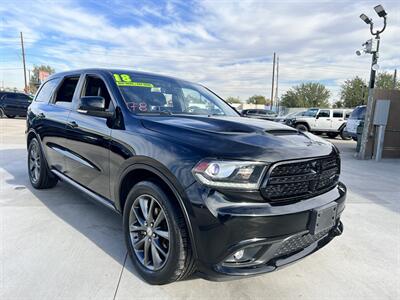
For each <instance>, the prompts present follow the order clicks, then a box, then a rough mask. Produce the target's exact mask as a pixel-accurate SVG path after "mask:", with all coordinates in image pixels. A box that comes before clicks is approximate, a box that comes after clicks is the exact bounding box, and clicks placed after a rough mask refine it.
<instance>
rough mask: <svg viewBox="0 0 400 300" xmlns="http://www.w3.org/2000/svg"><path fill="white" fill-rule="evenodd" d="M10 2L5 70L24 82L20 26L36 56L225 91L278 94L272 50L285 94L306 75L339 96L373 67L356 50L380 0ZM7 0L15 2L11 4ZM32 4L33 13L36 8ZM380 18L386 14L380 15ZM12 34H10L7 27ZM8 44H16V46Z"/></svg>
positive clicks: (0, 76)
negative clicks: (273, 78) (182, 80)
mask: <svg viewBox="0 0 400 300" xmlns="http://www.w3.org/2000/svg"><path fill="white" fill-rule="evenodd" d="M81 4H82V3H79V2H77V3H75V2H70V1H67V0H66V1H62V2H47V1H36V2H27V3H26V5H20V6H16V5H15V4H13V3H11V2H6V3H5V5H3V6H2V8H0V13H3V12H6V13H5V16H4V17H2V21H1V22H2V23H1V24H2V25H1V27H0V34H1V35H0V42H5V44H6V45H12V44H13V43H14V46H13V47H10V46H8V47H6V48H3V49H2V50H0V51H1V52H0V54H4V53H7V55H5V56H4V58H2V59H1V61H0V62H1V65H0V80H4V81H5V84H7V85H10V86H18V87H22V84H23V83H22V80H21V78H22V75H21V70H20V69H19V70H4V68H6V67H8V68H12V67H21V66H20V65H21V63H20V61H19V58H18V53H19V52H18V51H19V48H18V33H19V31H23V32H24V34H25V37H26V38H27V41H28V43H27V60H28V63H29V65H30V66H31V65H32V64H33V63H43V64H50V65H52V66H54V67H55V68H56V69H57V71H62V70H65V69H72V68H82V67H111V68H112V67H123V68H129V67H131V68H135V69H140V70H147V71H152V72H159V73H163V74H168V75H173V76H176V77H183V78H185V79H188V80H193V81H200V82H202V83H204V84H206V85H207V86H209V87H210V88H211V89H213V90H215V91H216V92H217V93H219V94H221V96H223V97H227V96H230V95H232V96H240V97H241V98H242V99H245V98H247V97H248V96H251V95H253V94H264V95H267V96H269V95H270V88H271V75H272V63H271V57H272V53H273V52H274V51H275V52H277V53H278V54H279V57H280V74H279V78H280V82H279V90H280V94H281V93H282V92H284V91H285V90H287V89H288V88H290V87H291V86H292V85H293V84H297V83H300V82H302V81H309V80H312V81H322V82H324V83H326V84H327V86H328V87H329V88H330V89H331V90H332V91H333V97H332V98H337V95H338V89H339V85H340V83H341V82H343V81H344V80H345V79H347V78H350V77H353V76H355V75H359V76H361V77H363V78H367V77H368V73H369V64H370V57H369V56H363V57H356V56H355V54H354V51H355V50H356V49H357V48H359V47H360V45H361V43H362V42H364V41H365V40H366V39H368V38H369V37H370V36H369V33H368V28H367V26H366V25H365V24H363V23H362V22H361V20H359V19H358V15H359V14H360V13H361V12H365V13H367V14H369V15H375V13H374V12H373V9H372V7H373V6H374V4H375V3H373V2H365V1H362V2H361V1H360V2H349V3H347V2H342V1H338V2H328V1H321V2H319V3H315V2H304V3H301V2H297V1H281V2H275V1H271V2H269V1H237V2H228V1H199V2H197V3H192V5H190V4H187V2H179V1H167V2H166V3H165V5H161V4H160V3H159V2H155V3H152V2H148V1H146V2H135V3H132V4H131V3H128V2H127V1H116V2H115V3H109V2H100V3H98V4H96V7H92V8H90V7H89V6H88V5H86V6H85V7H82V5H81ZM382 4H383V5H384V6H385V8H386V9H387V11H388V12H389V21H388V28H387V30H386V31H385V32H384V34H383V35H382V47H381V50H382V52H381V57H380V65H381V67H382V69H386V70H393V69H394V68H399V67H400V55H399V51H398V49H399V47H400V39H399V38H398V36H399V33H400V14H399V11H400V4H398V3H397V2H395V1H387V2H386V3H382ZM7 6H8V7H7ZM27 11H28V12H29V15H27ZM374 21H375V22H376V23H380V22H381V20H380V19H379V18H378V17H374ZM5 32H7V35H6V34H2V33H5ZM7 51H8V52H7Z"/></svg>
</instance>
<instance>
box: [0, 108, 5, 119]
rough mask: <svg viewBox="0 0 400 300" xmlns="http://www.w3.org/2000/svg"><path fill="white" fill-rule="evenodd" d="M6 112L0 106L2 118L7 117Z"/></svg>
mask: <svg viewBox="0 0 400 300" xmlns="http://www.w3.org/2000/svg"><path fill="white" fill-rule="evenodd" d="M5 116H6V114H5V113H4V109H2V108H0V119H1V118H5Z"/></svg>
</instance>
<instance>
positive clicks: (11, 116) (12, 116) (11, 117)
mask: <svg viewBox="0 0 400 300" xmlns="http://www.w3.org/2000/svg"><path fill="white" fill-rule="evenodd" d="M6 116H7V118H9V119H13V118H15V116H14V115H7V114H6Z"/></svg>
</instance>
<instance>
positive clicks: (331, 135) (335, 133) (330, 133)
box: [326, 132, 339, 139]
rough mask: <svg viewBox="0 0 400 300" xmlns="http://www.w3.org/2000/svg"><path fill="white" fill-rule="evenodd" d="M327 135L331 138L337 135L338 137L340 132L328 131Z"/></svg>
mask: <svg viewBox="0 0 400 300" xmlns="http://www.w3.org/2000/svg"><path fill="white" fill-rule="evenodd" d="M326 135H327V136H328V137H329V138H331V139H334V138H335V137H337V136H338V135H339V133H337V132H327V133H326Z"/></svg>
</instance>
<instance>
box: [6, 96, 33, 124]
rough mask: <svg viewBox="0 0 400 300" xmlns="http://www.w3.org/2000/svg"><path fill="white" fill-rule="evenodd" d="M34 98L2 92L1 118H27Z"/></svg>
mask: <svg viewBox="0 0 400 300" xmlns="http://www.w3.org/2000/svg"><path fill="white" fill-rule="evenodd" d="M31 102H32V98H31V97H30V96H28V95H26V94H23V93H13V92H0V118H3V117H5V116H6V117H8V118H14V117H15V116H20V117H25V116H26V111H27V109H28V106H29V105H30V104H31Z"/></svg>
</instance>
